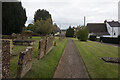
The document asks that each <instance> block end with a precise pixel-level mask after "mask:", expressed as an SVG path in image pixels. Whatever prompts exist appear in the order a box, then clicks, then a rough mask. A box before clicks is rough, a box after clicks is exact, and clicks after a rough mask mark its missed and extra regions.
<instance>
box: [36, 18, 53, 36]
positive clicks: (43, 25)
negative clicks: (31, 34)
mask: <svg viewBox="0 0 120 80" xmlns="http://www.w3.org/2000/svg"><path fill="white" fill-rule="evenodd" d="M51 23H52V22H51V19H50V18H49V19H47V20H37V21H36V22H35V23H34V26H35V32H36V33H39V34H41V35H43V36H45V35H47V34H50V33H51V32H52V29H53V25H52V24H51Z"/></svg>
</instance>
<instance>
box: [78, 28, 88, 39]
mask: <svg viewBox="0 0 120 80" xmlns="http://www.w3.org/2000/svg"><path fill="white" fill-rule="evenodd" d="M76 34H77V38H78V39H79V40H81V41H87V40H88V28H87V27H85V26H82V27H81V28H79V30H78V31H77V33H76Z"/></svg>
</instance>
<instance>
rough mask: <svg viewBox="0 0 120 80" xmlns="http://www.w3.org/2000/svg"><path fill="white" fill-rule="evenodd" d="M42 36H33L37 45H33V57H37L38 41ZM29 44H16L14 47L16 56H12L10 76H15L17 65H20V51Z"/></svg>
mask: <svg viewBox="0 0 120 80" xmlns="http://www.w3.org/2000/svg"><path fill="white" fill-rule="evenodd" d="M40 39H41V38H40V37H33V38H32V40H35V45H34V46H32V47H33V48H34V55H33V57H34V58H35V57H37V51H38V44H39V43H38V42H39V40H40ZM27 47H28V46H22V45H15V46H14V49H13V53H14V55H16V56H11V57H10V78H15V77H16V74H17V65H18V59H19V53H20V51H22V50H24V49H25V48H27Z"/></svg>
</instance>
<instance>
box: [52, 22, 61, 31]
mask: <svg viewBox="0 0 120 80" xmlns="http://www.w3.org/2000/svg"><path fill="white" fill-rule="evenodd" d="M53 32H54V33H57V32H60V28H59V27H58V26H57V24H56V23H55V24H54V25H53Z"/></svg>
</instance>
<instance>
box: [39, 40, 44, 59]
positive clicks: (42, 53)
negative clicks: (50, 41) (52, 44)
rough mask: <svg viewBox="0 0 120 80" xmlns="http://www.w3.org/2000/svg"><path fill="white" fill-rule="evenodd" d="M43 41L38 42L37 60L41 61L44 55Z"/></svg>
mask: <svg viewBox="0 0 120 80" xmlns="http://www.w3.org/2000/svg"><path fill="white" fill-rule="evenodd" d="M45 41H46V40H45V39H41V40H40V41H39V48H38V50H39V51H38V60H39V59H41V58H42V57H43V56H44V55H45V45H46V44H45Z"/></svg>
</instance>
